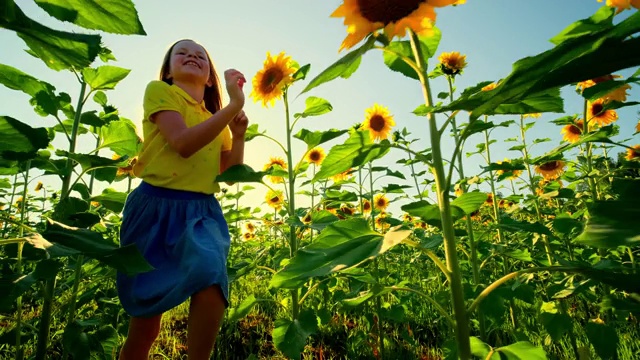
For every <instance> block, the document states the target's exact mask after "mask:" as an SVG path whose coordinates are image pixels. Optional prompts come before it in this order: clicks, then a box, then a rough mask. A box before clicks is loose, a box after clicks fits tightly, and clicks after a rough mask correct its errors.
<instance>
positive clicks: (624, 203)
mask: <svg viewBox="0 0 640 360" xmlns="http://www.w3.org/2000/svg"><path fill="white" fill-rule="evenodd" d="M639 186H640V181H638V180H623V179H616V181H615V182H614V183H613V188H612V190H613V191H614V192H615V193H616V194H618V199H617V200H611V201H594V202H593V203H592V204H591V205H590V206H589V215H590V217H589V219H588V220H587V224H586V226H585V229H584V231H583V232H582V234H580V235H579V236H578V237H577V238H576V239H575V241H576V242H578V243H580V244H584V245H588V246H594V247H597V248H605V249H611V248H616V247H618V246H637V245H638V243H639V242H640V224H639V223H638V222H637V221H636V219H637V218H638V216H639V215H640V208H638V206H637V200H636V199H638V197H639V196H640V187H639Z"/></svg>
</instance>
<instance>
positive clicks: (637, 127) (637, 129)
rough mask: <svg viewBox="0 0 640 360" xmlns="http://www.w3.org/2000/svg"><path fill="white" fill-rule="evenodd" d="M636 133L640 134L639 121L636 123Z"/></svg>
mask: <svg viewBox="0 0 640 360" xmlns="http://www.w3.org/2000/svg"><path fill="white" fill-rule="evenodd" d="M636 132H637V133H638V132H640V120H638V123H637V124H636Z"/></svg>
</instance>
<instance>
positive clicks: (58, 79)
mask: <svg viewBox="0 0 640 360" xmlns="http://www.w3.org/2000/svg"><path fill="white" fill-rule="evenodd" d="M17 3H18V5H19V6H20V7H21V8H22V9H23V11H25V12H26V13H27V14H28V15H29V16H31V17H32V18H34V19H36V20H38V21H41V22H43V23H45V24H47V25H49V26H51V27H54V28H58V29H64V30H73V31H80V32H81V31H85V30H83V29H79V28H77V27H74V26H72V25H69V24H64V23H60V22H58V21H55V20H53V19H51V18H49V17H48V16H47V15H46V14H45V13H44V12H43V11H41V10H40V9H39V8H38V7H37V6H36V5H35V4H34V3H33V1H27V0H22V1H17ZM176 4H177V2H161V1H157V0H140V1H135V5H136V8H137V10H138V11H139V16H140V19H141V22H142V24H143V26H144V28H145V30H146V32H147V34H148V35H147V36H121V35H112V34H103V42H104V43H105V45H106V46H107V47H109V48H110V49H111V50H112V51H113V54H114V55H115V56H116V58H117V59H118V61H117V62H115V63H111V64H112V65H116V66H120V67H124V68H128V69H131V70H132V71H131V73H130V75H129V76H128V77H127V78H126V79H125V80H123V81H122V82H121V83H120V84H119V85H118V86H117V87H116V90H113V91H110V92H108V93H107V95H108V97H109V101H110V102H111V103H112V104H114V105H115V106H116V107H118V108H119V110H120V113H121V116H124V117H127V118H130V119H132V120H133V121H134V122H136V123H137V124H140V123H141V115H142V96H143V92H144V88H145V86H146V84H147V83H148V82H149V81H151V80H155V79H156V78H157V74H158V71H159V68H160V63H161V61H162V57H163V55H164V53H165V51H166V50H167V48H168V47H169V46H170V44H171V43H173V42H174V41H175V40H178V39H182V38H191V39H194V40H196V41H198V42H200V43H201V44H202V45H204V46H205V48H207V50H208V51H209V53H210V54H211V57H212V58H213V61H214V63H215V65H216V67H217V70H218V72H219V73H220V74H221V73H222V72H223V71H224V70H225V69H227V68H236V69H238V70H240V71H242V72H244V73H245V75H246V76H247V78H252V77H253V76H254V74H255V73H256V72H257V71H258V70H259V69H260V68H261V67H262V62H263V61H264V59H265V55H266V52H267V51H270V52H271V53H278V52H280V51H285V52H286V53H287V54H289V55H291V56H292V57H293V58H294V59H295V60H296V61H298V62H299V63H300V64H307V63H310V64H311V72H310V77H313V76H315V75H317V74H318V73H319V72H320V71H322V70H323V69H324V68H326V67H327V66H328V65H330V64H331V63H333V62H334V61H336V60H337V59H338V58H339V57H341V56H342V55H344V53H341V54H339V53H338V52H337V50H338V48H339V46H340V43H341V42H342V40H343V38H344V37H345V34H346V32H345V27H344V26H343V25H342V19H337V18H330V17H329V15H330V14H331V13H332V12H333V10H334V9H335V8H336V7H337V6H338V5H339V4H340V1H338V0H322V1H309V0H277V1H258V0H234V1H227V2H221V1H206V0H189V1H186V0H185V1H181V2H180V5H176ZM223 4H224V5H223ZM601 5H602V3H598V2H597V1H596V0H561V1H559V0H536V1H531V0H529V1H525V0H482V1H479V0H468V2H467V4H465V5H463V6H458V7H455V8H454V7H448V8H443V9H439V11H438V22H437V26H438V27H439V28H440V29H441V30H442V33H443V38H442V41H441V44H440V47H439V49H438V54H439V53H441V52H443V51H460V52H461V53H463V54H466V55H467V62H468V63H469V66H468V68H467V69H465V72H464V74H463V75H462V76H461V77H460V78H459V79H458V80H457V84H456V86H457V88H458V89H460V90H462V89H464V88H466V87H468V86H471V85H475V84H476V83H478V82H480V81H486V80H498V79H500V78H503V77H505V76H507V75H508V74H509V73H510V71H511V66H512V64H513V62H515V61H516V60H518V59H520V58H522V57H525V56H530V55H535V54H537V53H539V52H541V51H544V50H547V49H549V48H551V47H552V44H551V43H550V42H549V41H548V39H549V38H551V37H553V36H554V35H555V34H557V33H558V32H559V31H561V30H562V29H563V28H564V27H565V26H567V25H568V24H569V23H571V22H573V21H575V20H579V19H582V18H585V17H588V16H590V15H591V14H593V13H594V12H595V11H596V10H597V9H598V8H599V7H600V6H601ZM621 16H622V17H624V16H625V14H624V13H623V14H622V15H621ZM0 44H2V49H3V50H2V52H0V63H4V64H7V65H11V66H14V67H16V68H18V69H20V70H22V71H24V72H27V73H29V74H31V75H34V76H36V77H38V78H40V79H42V80H44V81H47V82H49V83H51V84H53V85H54V86H55V87H56V88H57V90H58V91H66V92H68V93H69V94H71V96H72V98H75V97H76V96H77V94H78V88H79V86H78V84H77V81H76V80H75V77H74V75H73V74H71V73H69V72H59V73H57V72H54V71H52V70H49V69H48V68H46V67H45V65H44V64H43V63H42V62H41V61H40V60H38V59H34V58H33V57H31V56H30V55H28V54H27V53H26V52H24V51H23V49H25V48H26V46H25V45H24V43H23V42H22V41H21V40H20V39H19V38H18V37H17V36H16V35H15V34H14V33H13V32H11V31H7V30H4V29H2V30H0ZM435 61H436V59H432V60H431V62H430V65H431V66H433V65H434V64H435ZM630 73H631V71H624V72H621V74H623V75H628V74H630ZM307 81H308V80H307ZM305 85H306V82H304V83H301V84H298V85H296V86H295V87H294V88H293V89H291V94H292V98H294V97H295V96H296V95H297V94H298V93H299V92H300V91H301V90H302V89H303V87H304V86H305ZM432 86H433V87H434V91H435V92H436V93H437V92H438V91H441V90H444V89H445V87H446V83H445V80H444V79H443V78H440V79H438V80H436V81H435V82H434V83H433V85H432ZM245 88H247V91H246V94H247V97H248V95H249V92H250V90H249V89H248V87H245ZM563 94H564V97H565V111H566V113H567V114H573V113H578V112H580V111H581V109H582V100H581V98H580V97H579V96H578V95H576V94H575V92H573V90H572V88H570V87H567V88H565V89H564V90H563ZM307 95H313V96H320V97H323V98H326V99H327V100H329V101H330V102H331V103H332V104H333V107H334V111H333V112H331V113H329V114H327V115H324V116H322V117H318V118H309V119H305V120H304V121H302V120H301V121H300V122H299V125H298V128H297V129H296V131H297V130H299V129H300V128H301V127H304V128H307V129H310V130H323V129H328V128H339V129H340V128H347V127H349V126H351V125H353V124H355V123H358V122H361V121H362V120H363V116H364V110H365V109H366V108H368V107H370V106H371V105H372V104H373V103H380V104H383V105H385V106H387V107H389V109H390V111H391V112H392V113H393V114H394V115H395V120H396V124H397V128H398V129H400V128H402V127H407V128H408V129H409V130H410V131H411V132H412V133H413V136H414V137H416V138H420V139H422V140H420V141H419V142H418V143H417V145H416V146H417V147H418V149H421V148H426V147H428V146H429V145H428V143H427V142H426V139H427V125H426V122H425V119H423V118H418V117H416V116H414V115H413V114H411V111H412V110H413V109H414V108H416V107H417V106H418V105H420V104H421V102H422V95H421V92H420V88H419V84H418V83H417V82H416V81H414V80H411V79H408V78H404V77H403V76H402V75H401V74H399V73H394V72H391V71H389V70H388V69H387V68H386V66H385V65H384V64H383V62H382V55H381V53H380V52H376V51H372V52H370V53H368V54H367V55H366V56H365V57H364V58H363V61H362V64H361V67H360V69H359V70H358V71H357V72H356V73H355V74H354V75H353V76H352V77H351V78H350V79H348V80H343V79H339V80H335V81H334V82H331V83H329V84H326V85H324V86H321V87H320V88H317V89H315V90H313V91H312V92H311V93H310V94H305V95H303V96H301V97H300V98H298V99H297V100H296V102H295V103H293V104H292V111H293V112H297V111H301V110H302V109H303V108H304V99H305V98H306V96H307ZM630 95H631V96H630V99H632V100H633V99H635V100H637V99H638V97H639V96H638V95H639V91H638V89H637V87H636V88H634V89H633V90H632V91H631V92H630ZM0 104H1V106H0V109H2V110H1V111H2V115H9V116H12V117H15V118H17V119H20V120H22V121H24V122H26V123H28V124H30V125H32V126H52V125H54V123H55V120H54V119H51V118H41V117H39V116H38V115H36V114H35V113H34V112H33V111H32V110H31V107H30V105H29V104H28V97H27V96H26V95H24V94H22V93H20V92H16V91H11V90H8V89H6V88H4V87H0ZM245 111H246V113H247V114H248V116H249V119H250V121H251V122H252V123H257V124H259V126H260V128H261V129H263V130H267V132H268V133H269V134H270V135H271V136H274V137H276V138H278V139H280V140H281V141H284V116H283V112H284V110H283V106H282V102H278V103H277V104H276V106H275V107H274V108H270V109H264V108H262V107H261V105H260V104H259V103H254V102H253V101H252V100H251V99H249V98H247V103H246V106H245ZM637 111H638V110H637V109H633V108H632V109H624V110H623V111H620V120H619V124H620V126H621V131H622V132H623V133H627V134H632V133H633V131H632V129H633V127H634V126H635V124H636V122H637V121H638V115H637ZM560 116H561V114H558V115H556V114H546V115H544V116H543V117H542V118H541V119H538V121H537V122H538V123H537V124H536V126H535V127H534V128H533V129H532V130H531V132H530V133H529V134H528V136H529V137H530V138H535V137H550V138H551V139H552V142H550V143H546V144H544V146H546V147H543V146H540V148H537V149H534V151H533V153H534V155H539V154H541V153H542V152H544V151H545V150H548V149H549V148H551V147H555V146H556V145H558V144H559V141H560V139H561V135H560V127H558V126H556V125H554V124H551V123H549V121H550V120H553V119H555V118H557V117H560ZM512 118H514V117H512ZM506 119H508V118H505V119H498V120H506ZM515 134H516V128H511V129H507V130H505V131H500V132H496V133H495V135H494V138H495V139H496V140H499V141H498V143H497V144H496V145H495V146H494V147H492V151H493V154H494V155H493V158H494V160H500V159H502V158H505V157H514V156H517V153H508V152H507V151H506V149H507V148H508V147H509V146H511V145H509V146H507V145H505V144H504V143H501V142H500V140H501V139H504V138H507V137H511V136H515ZM342 140H343V139H342V138H341V139H340V140H339V141H342ZM85 141H86V142H87V143H82V142H81V143H80V145H79V146H80V149H93V140H92V139H90V138H89V137H86V138H85ZM295 141H296V146H295V147H294V152H295V156H294V157H298V156H300V154H302V151H303V144H302V143H301V142H299V141H297V140H295ZM480 141H482V139H481V137H480V136H478V138H471V139H470V140H469V141H468V142H467V146H466V148H465V150H467V151H469V150H471V149H473V148H474V147H475V144H476V143H479V142H480ZM55 144H56V145H57V146H58V147H64V148H66V146H67V145H66V144H64V143H62V142H58V141H56V143H55ZM63 144H64V145H63ZM445 151H450V146H449V145H448V144H445ZM103 155H105V156H110V154H106V153H105V154H103ZM274 155H276V156H282V154H281V153H278V149H277V148H276V147H275V146H272V145H271V144H270V143H268V142H267V141H265V140H261V139H258V140H254V141H252V142H250V143H249V144H248V145H247V148H246V163H247V164H249V165H250V166H252V167H254V168H261V167H262V165H263V164H264V163H265V162H266V161H268V158H269V156H274ZM397 155H399V154H392V155H391V156H390V157H389V158H388V159H386V160H384V161H382V163H385V164H393V163H394V162H395V159H397ZM480 160H481V159H480V158H471V159H468V161H467V162H468V165H467V166H466V167H465V169H466V173H467V174H469V175H471V174H474V173H478V172H479V171H480V168H479V161H480ZM395 169H397V170H402V169H400V168H399V167H398V166H397V165H395ZM113 186H114V187H116V188H118V189H122V188H123V186H124V185H123V184H116V185H113ZM263 194H264V190H262V189H259V190H255V191H253V195H252V198H254V199H255V201H257V202H258V203H260V202H261V201H262V198H263Z"/></svg>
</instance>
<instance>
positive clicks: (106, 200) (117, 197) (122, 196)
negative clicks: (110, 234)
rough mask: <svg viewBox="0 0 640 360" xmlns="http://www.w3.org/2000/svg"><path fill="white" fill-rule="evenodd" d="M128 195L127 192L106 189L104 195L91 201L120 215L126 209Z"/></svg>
mask: <svg viewBox="0 0 640 360" xmlns="http://www.w3.org/2000/svg"><path fill="white" fill-rule="evenodd" d="M127 195H128V194H127V193H126V192H120V191H116V190H114V189H104V190H103V191H102V194H100V195H98V196H94V197H92V198H91V201H97V202H99V203H100V204H102V206H104V207H106V208H107V209H109V210H111V211H113V212H114V213H116V214H119V213H120V212H121V211H122V209H123V208H124V203H125V202H126V201H127Z"/></svg>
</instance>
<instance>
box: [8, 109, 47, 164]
mask: <svg viewBox="0 0 640 360" xmlns="http://www.w3.org/2000/svg"><path fill="white" fill-rule="evenodd" d="M47 146H49V134H48V133H47V129H45V128H32V127H31V126H29V125H27V124H25V123H23V122H21V121H19V120H16V119H14V118H12V117H9V116H0V156H1V157H2V158H4V159H7V160H25V159H27V158H33V157H35V156H36V155H37V151H38V150H40V149H44V148H46V147H47Z"/></svg>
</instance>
